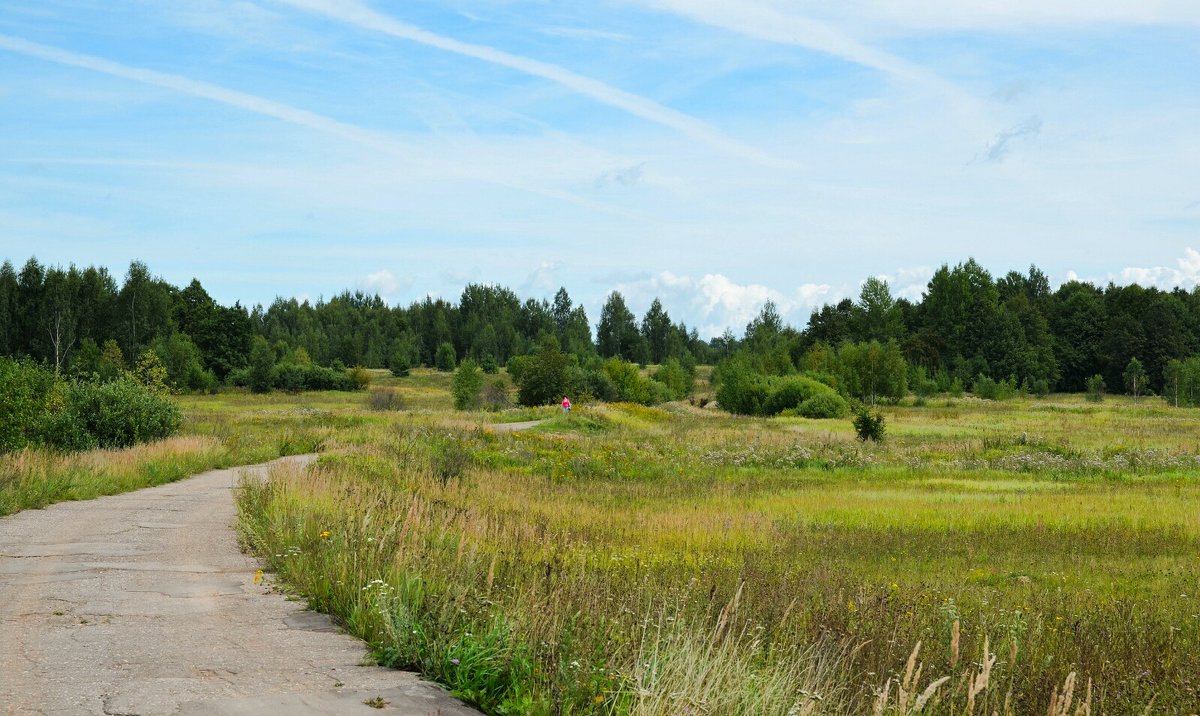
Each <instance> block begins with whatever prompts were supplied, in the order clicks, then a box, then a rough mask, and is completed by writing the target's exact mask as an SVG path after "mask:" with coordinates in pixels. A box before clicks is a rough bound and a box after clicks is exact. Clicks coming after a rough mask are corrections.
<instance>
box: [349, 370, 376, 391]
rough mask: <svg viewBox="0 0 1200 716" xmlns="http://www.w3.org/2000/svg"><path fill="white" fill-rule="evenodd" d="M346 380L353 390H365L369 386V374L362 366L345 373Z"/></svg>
mask: <svg viewBox="0 0 1200 716" xmlns="http://www.w3.org/2000/svg"><path fill="white" fill-rule="evenodd" d="M346 378H347V379H349V381H350V387H352V388H353V389H354V390H366V389H367V386H368V385H370V384H371V372H370V371H368V370H367V369H366V368H363V367H362V366H355V367H353V368H350V369H348V370H347V371H346Z"/></svg>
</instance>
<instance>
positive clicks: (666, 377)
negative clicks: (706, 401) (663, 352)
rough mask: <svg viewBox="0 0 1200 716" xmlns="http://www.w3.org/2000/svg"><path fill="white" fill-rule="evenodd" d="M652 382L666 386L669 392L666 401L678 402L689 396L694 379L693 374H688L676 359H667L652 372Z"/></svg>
mask: <svg viewBox="0 0 1200 716" xmlns="http://www.w3.org/2000/svg"><path fill="white" fill-rule="evenodd" d="M654 380H656V381H658V382H659V383H661V384H663V385H665V386H667V388H668V389H669V390H670V398H668V400H679V399H681V398H686V397H687V396H688V395H690V394H691V392H692V384H693V382H694V380H695V378H694V374H693V373H689V372H688V371H687V370H686V369H685V368H684V367H683V364H682V363H680V362H679V361H678V360H677V359H675V358H668V359H667V361H666V362H665V363H663V364H662V365H661V366H660V367H659V369H658V370H656V371H655V372H654Z"/></svg>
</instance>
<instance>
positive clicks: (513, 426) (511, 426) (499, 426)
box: [486, 420, 546, 433]
mask: <svg viewBox="0 0 1200 716" xmlns="http://www.w3.org/2000/svg"><path fill="white" fill-rule="evenodd" d="M544 422H546V421H545V420H526V421H525V422H523V423H488V424H487V426H486V427H487V428H488V429H489V430H494V431H496V432H498V433H515V432H517V431H518V430H528V429H530V428H532V427H533V426H535V425H540V424H542V423H544Z"/></svg>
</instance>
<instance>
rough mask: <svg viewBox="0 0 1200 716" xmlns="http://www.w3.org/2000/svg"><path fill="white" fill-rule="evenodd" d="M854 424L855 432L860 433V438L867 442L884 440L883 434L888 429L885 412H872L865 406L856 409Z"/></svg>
mask: <svg viewBox="0 0 1200 716" xmlns="http://www.w3.org/2000/svg"><path fill="white" fill-rule="evenodd" d="M851 422H852V423H853V424H854V432H855V434H857V435H858V439H859V440H862V441H863V442H866V441H868V440H874V441H875V442H882V441H883V434H884V432H885V430H886V426H885V425H884V420H883V413H875V414H874V415H872V414H871V412H870V411H868V410H867V409H866V408H865V407H860V408H859V409H858V410H856V411H854V418H852V419H851Z"/></svg>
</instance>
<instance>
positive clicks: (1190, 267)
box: [1071, 247, 1200, 290]
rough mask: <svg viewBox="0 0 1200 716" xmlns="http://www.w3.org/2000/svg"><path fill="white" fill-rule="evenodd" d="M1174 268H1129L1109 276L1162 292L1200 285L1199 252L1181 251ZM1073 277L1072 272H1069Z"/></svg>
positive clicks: (1119, 280) (1121, 282)
mask: <svg viewBox="0 0 1200 716" xmlns="http://www.w3.org/2000/svg"><path fill="white" fill-rule="evenodd" d="M1175 264H1176V268H1171V267H1169V266H1151V267H1149V268H1136V267H1130V268H1125V269H1122V270H1121V272H1120V273H1118V274H1116V275H1115V276H1110V277H1109V278H1110V279H1112V280H1113V281H1114V282H1116V283H1120V284H1131V283H1136V284H1138V285H1140V286H1146V287H1150V286H1156V287H1158V288H1160V289H1163V290H1168V289H1172V288H1175V287H1176V286H1179V287H1182V288H1194V287H1196V286H1197V285H1200V251H1196V250H1195V249H1193V248H1191V247H1188V248H1186V249H1184V251H1183V257H1182V258H1179V259H1176V260H1175ZM1071 274H1072V275H1073V274H1074V272H1071Z"/></svg>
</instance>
